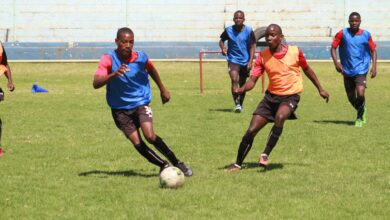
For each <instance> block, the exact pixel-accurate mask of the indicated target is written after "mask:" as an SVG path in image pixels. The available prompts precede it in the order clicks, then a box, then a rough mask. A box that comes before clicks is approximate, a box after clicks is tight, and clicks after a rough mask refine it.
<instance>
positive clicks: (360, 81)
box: [355, 74, 367, 123]
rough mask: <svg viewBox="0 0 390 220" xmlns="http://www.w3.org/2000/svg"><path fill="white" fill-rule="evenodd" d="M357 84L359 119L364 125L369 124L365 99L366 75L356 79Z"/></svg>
mask: <svg viewBox="0 0 390 220" xmlns="http://www.w3.org/2000/svg"><path fill="white" fill-rule="evenodd" d="M355 82H356V109H357V119H358V120H361V121H362V122H363V123H366V122H367V112H366V106H365V103H366V99H365V95H364V93H365V90H366V82H367V81H366V74H364V75H359V76H357V77H356V78H355Z"/></svg>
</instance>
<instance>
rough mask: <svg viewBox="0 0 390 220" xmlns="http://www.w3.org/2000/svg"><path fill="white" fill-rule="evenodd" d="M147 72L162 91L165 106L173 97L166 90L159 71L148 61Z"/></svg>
mask: <svg viewBox="0 0 390 220" xmlns="http://www.w3.org/2000/svg"><path fill="white" fill-rule="evenodd" d="M146 70H147V71H148V73H149V75H150V77H152V79H153V81H154V82H155V83H156V85H157V87H158V89H159V90H160V96H161V101H162V103H163V104H165V103H166V102H168V101H169V100H170V99H171V95H170V94H169V91H168V90H167V89H166V88H165V86H164V84H163V83H162V81H161V78H160V75H159V74H158V71H157V69H156V68H155V67H154V65H153V64H152V62H151V61H150V60H148V62H147V64H146Z"/></svg>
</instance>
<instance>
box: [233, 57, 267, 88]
mask: <svg viewBox="0 0 390 220" xmlns="http://www.w3.org/2000/svg"><path fill="white" fill-rule="evenodd" d="M263 73H264V66H263V62H262V59H261V56H260V55H259V56H258V57H257V58H256V62H255V65H254V67H253V70H252V74H251V75H250V77H249V79H248V80H247V81H246V82H245V84H244V85H243V86H242V87H241V88H236V89H235V90H234V92H235V93H238V94H241V93H244V92H246V91H250V90H252V89H253V88H254V87H255V85H256V82H257V80H258V79H259V77H260V76H262V75H263Z"/></svg>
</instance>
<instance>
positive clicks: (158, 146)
mask: <svg viewBox="0 0 390 220" xmlns="http://www.w3.org/2000/svg"><path fill="white" fill-rule="evenodd" d="M152 144H153V145H154V146H155V147H156V149H157V150H158V151H160V152H161V153H162V154H163V155H164V156H165V157H166V158H167V159H168V160H169V161H170V162H171V163H172V164H173V165H174V166H176V165H177V164H178V163H179V160H178V159H177V158H176V156H175V154H174V153H173V152H172V151H171V149H169V147H168V146H167V145H166V144H165V142H164V141H163V140H162V139H161V138H160V137H159V136H156V140H155V141H154V142H153V143H152Z"/></svg>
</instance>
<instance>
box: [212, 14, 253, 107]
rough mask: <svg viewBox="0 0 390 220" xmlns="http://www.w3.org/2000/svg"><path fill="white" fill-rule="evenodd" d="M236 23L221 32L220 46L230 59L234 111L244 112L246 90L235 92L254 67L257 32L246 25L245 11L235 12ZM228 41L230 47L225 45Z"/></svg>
mask: <svg viewBox="0 0 390 220" xmlns="http://www.w3.org/2000/svg"><path fill="white" fill-rule="evenodd" d="M233 21H234V25H232V26H229V27H227V28H226V29H225V30H224V32H223V33H222V34H221V36H220V38H221V40H220V41H219V47H220V48H221V52H222V55H224V56H226V59H227V61H228V69H229V75H230V79H231V84H232V85H231V90H232V96H233V100H234V104H235V107H234V111H235V112H237V113H240V112H242V110H243V102H244V98H245V92H244V93H242V94H237V93H235V92H234V91H235V89H237V88H238V87H240V86H242V85H244V83H245V81H246V79H247V78H248V74H249V72H250V70H251V69H252V60H253V57H254V54H255V49H256V40H255V34H254V33H253V30H252V28H251V27H249V26H247V25H244V21H245V14H244V12H243V11H236V12H234V17H233ZM225 41H227V42H228V43H227V46H228V48H227V49H226V47H225Z"/></svg>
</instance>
